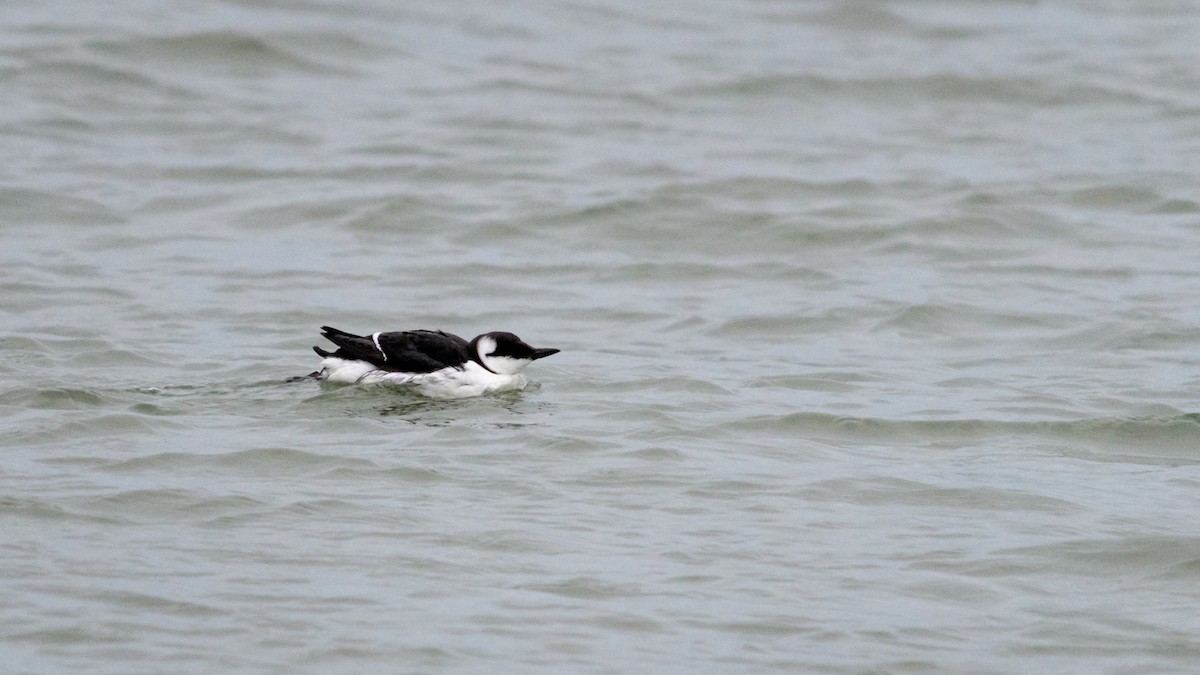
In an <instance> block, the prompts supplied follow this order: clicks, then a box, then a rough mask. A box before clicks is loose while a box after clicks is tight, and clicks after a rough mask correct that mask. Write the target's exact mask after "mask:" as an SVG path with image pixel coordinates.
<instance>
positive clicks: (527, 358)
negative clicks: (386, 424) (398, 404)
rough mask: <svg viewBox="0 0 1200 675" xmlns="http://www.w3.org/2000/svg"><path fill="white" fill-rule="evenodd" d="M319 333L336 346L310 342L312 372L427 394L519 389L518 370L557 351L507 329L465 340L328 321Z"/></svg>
mask: <svg viewBox="0 0 1200 675" xmlns="http://www.w3.org/2000/svg"><path fill="white" fill-rule="evenodd" d="M321 335H322V336H323V337H325V338H326V339H327V340H329V341H330V342H332V343H333V344H335V345H337V347H338V348H337V350H336V351H332V352H330V351H326V350H324V349H321V348H320V347H313V351H315V352H316V353H317V355H318V356H320V357H321V358H322V359H324V360H323V361H321V370H318V371H317V372H315V373H313V374H312V375H313V377H315V378H317V379H321V380H326V381H329V382H336V383H342V384H372V383H377V382H382V383H390V384H406V385H413V386H414V387H415V389H416V390H417V391H418V392H420V393H421V394H424V395H426V396H429V397H430V398H466V397H469V396H481V395H483V394H490V393H494V392H499V391H509V390H512V389H524V388H525V385H526V384H528V383H529V380H528V379H526V377H525V376H524V375H523V374H521V370H522V369H524V368H525V366H528V365H529V364H530V363H533V362H534V361H536V360H537V359H544V358H546V357H547V356H550V355H551V354H557V353H558V352H559V350H557V349H549V348H541V349H539V348H536V347H531V346H529V345H527V344H525V343H524V342H523V341H522V340H521V338H519V337H517V336H516V335H513V334H512V333H505V332H502V331H496V332H492V333H484V334H483V335H480V336H478V337H476V338H475V339H473V340H471V341H470V342H468V341H466V340H464V339H462V338H461V337H459V336H457V335H452V334H450V333H446V332H444V331H440V330H406V331H393V332H386V333H373V334H371V335H354V334H353V333H347V332H345V331H342V330H338V329H336V328H331V327H329V326H322V327H321Z"/></svg>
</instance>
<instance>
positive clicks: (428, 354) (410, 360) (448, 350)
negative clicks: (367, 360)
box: [376, 330, 471, 373]
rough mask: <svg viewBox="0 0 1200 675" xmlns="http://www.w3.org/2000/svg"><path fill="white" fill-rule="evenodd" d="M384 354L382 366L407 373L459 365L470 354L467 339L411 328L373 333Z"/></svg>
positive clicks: (425, 371) (466, 359) (469, 356)
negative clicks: (375, 334)
mask: <svg viewBox="0 0 1200 675" xmlns="http://www.w3.org/2000/svg"><path fill="white" fill-rule="evenodd" d="M376 339H378V341H379V347H380V349H382V350H383V356H384V357H386V360H385V362H384V363H383V364H382V367H384V368H387V369H388V370H397V371H402V372H406V373H429V372H433V371H435V370H441V369H442V368H446V367H459V366H461V365H462V364H463V363H465V362H467V361H468V360H470V358H471V350H470V343H469V342H467V341H466V340H464V339H462V338H460V337H458V336H457V335H451V334H449V333H443V332H442V331H440V330H439V331H433V330H410V331H397V332H393V333H380V334H379V335H378V336H376Z"/></svg>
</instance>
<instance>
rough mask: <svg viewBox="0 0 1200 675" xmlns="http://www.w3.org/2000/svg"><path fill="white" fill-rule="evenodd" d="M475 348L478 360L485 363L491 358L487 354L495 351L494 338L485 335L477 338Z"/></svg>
mask: <svg viewBox="0 0 1200 675" xmlns="http://www.w3.org/2000/svg"><path fill="white" fill-rule="evenodd" d="M475 350H476V351H477V352H478V353H479V360H480V361H481V362H483V363H487V361H488V359H489V358H491V357H489V356H488V354H491V353H492V352H494V351H496V340H495V338H490V337H488V336H486V335H485V336H483V337H481V338H479V342H476V343H475Z"/></svg>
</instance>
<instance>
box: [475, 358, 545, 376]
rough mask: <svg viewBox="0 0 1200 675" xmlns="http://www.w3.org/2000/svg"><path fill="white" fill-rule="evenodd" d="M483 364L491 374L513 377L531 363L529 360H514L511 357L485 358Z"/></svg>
mask: <svg viewBox="0 0 1200 675" xmlns="http://www.w3.org/2000/svg"><path fill="white" fill-rule="evenodd" d="M483 363H484V365H486V366H487V367H488V368H489V369H491V371H492V372H493V373H499V374H501V375H515V374H516V373H519V372H521V370H522V369H523V368H524V367H525V366H527V365H529V364H531V363H533V361H532V360H531V359H514V358H513V357H511V356H485V357H484V358H483Z"/></svg>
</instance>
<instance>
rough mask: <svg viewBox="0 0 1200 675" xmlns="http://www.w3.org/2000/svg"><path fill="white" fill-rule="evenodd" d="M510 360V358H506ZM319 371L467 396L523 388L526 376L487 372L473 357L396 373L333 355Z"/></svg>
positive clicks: (340, 378)
mask: <svg viewBox="0 0 1200 675" xmlns="http://www.w3.org/2000/svg"><path fill="white" fill-rule="evenodd" d="M508 360H509V361H512V360H513V359H508ZM321 374H322V376H323V378H324V379H325V380H326V381H328V382H333V383H336V384H391V385H405V386H411V387H413V388H415V389H416V391H418V392H419V393H421V394H423V395H425V396H428V397H430V398H443V399H445V398H469V397H471V396H482V395H484V394H491V393H495V392H500V391H510V390H513V389H524V388H525V385H527V384H529V380H528V379H526V377H525V376H524V375H522V374H520V373H510V374H497V373H492V372H488V371H487V370H486V369H484V368H482V367H481V366H480V365H479V364H477V363H475V362H474V361H471V362H468V363H467V364H466V365H465V366H464V367H463V368H462V369H459V368H443V369H441V370H436V371H434V372H432V373H397V372H394V371H388V370H382V369H380V368H376V367H375V366H374V365H373V364H370V363H368V362H366V361H352V360H349V359H339V358H335V357H329V358H326V359H325V360H324V361H321Z"/></svg>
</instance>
